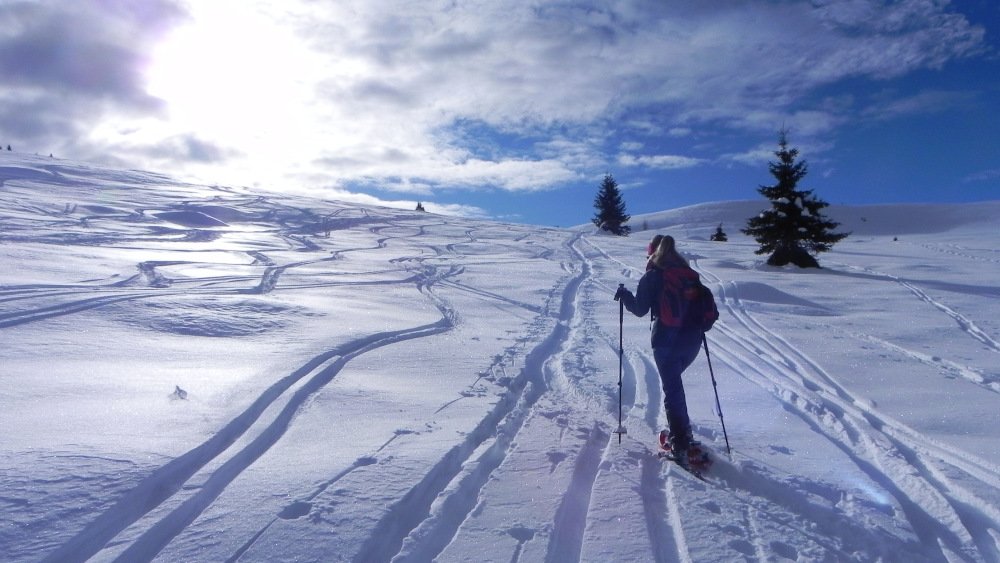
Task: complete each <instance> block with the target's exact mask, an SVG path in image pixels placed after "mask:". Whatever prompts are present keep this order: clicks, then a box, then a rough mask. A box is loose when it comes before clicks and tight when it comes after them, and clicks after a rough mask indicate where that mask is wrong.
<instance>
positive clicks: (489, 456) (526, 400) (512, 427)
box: [353, 237, 607, 562]
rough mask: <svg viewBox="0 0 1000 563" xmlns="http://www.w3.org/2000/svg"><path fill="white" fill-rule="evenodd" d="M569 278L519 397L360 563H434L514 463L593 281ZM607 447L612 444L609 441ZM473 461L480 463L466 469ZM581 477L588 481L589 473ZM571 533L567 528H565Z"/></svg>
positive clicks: (384, 524) (454, 454)
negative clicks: (579, 301)
mask: <svg viewBox="0 0 1000 563" xmlns="http://www.w3.org/2000/svg"><path fill="white" fill-rule="evenodd" d="M576 239H577V237H573V238H572V239H571V240H570V241H568V242H567V243H566V246H567V248H568V249H570V251H571V252H572V253H575V254H577V255H579V251H578V250H576V248H575V241H576ZM569 273H570V274H571V277H569V279H568V280H567V281H566V282H564V283H565V286H564V288H563V289H562V291H561V298H560V303H561V304H560V306H559V310H558V312H557V318H556V319H554V321H555V322H554V328H553V330H552V332H550V333H549V335H548V336H547V337H546V338H545V339H543V340H542V341H541V342H540V343H539V344H538V345H537V346H536V347H535V348H534V349H532V350H531V351H529V352H528V353H527V354H526V355H525V358H524V361H523V367H522V369H521V372H520V374H519V376H518V377H517V379H516V381H517V385H516V386H511V391H512V392H514V393H513V394H508V395H507V396H506V397H505V399H504V400H503V401H501V402H500V403H498V404H497V406H496V407H495V408H494V409H493V411H492V412H490V414H489V415H488V416H487V417H486V418H484V419H483V420H482V421H481V423H480V424H479V425H478V426H477V427H476V429H475V430H474V431H473V432H471V433H470V435H469V437H468V438H467V439H466V440H465V441H464V442H463V443H461V444H459V445H458V446H456V447H455V448H453V449H452V450H450V451H449V452H448V454H447V455H446V456H445V458H444V459H442V460H441V461H440V462H439V463H438V464H437V465H436V466H435V467H433V468H432V469H431V470H430V471H429V472H428V474H427V476H426V477H425V478H424V479H423V480H422V481H421V482H420V483H418V484H417V485H416V486H415V487H413V488H412V489H411V490H410V491H409V492H408V493H407V494H406V495H405V496H404V497H403V498H402V499H401V500H400V501H399V502H398V503H396V504H395V505H394V506H392V507H391V508H390V509H389V511H388V512H387V514H386V515H385V516H384V517H383V518H382V519H381V520H380V522H379V523H378V524H377V525H376V527H375V530H374V531H373V533H372V534H371V535H370V536H369V538H370V539H369V540H368V541H367V542H366V543H365V544H364V545H363V546H362V547H361V549H360V550H359V552H358V553H357V554H356V555H355V556H354V558H353V559H354V561H366V562H367V561H372V562H375V561H389V560H393V561H429V560H432V559H434V558H435V557H436V556H437V555H439V554H440V553H441V551H442V550H443V549H444V548H445V547H446V546H447V545H448V544H449V543H450V541H451V538H453V537H454V535H455V534H456V533H457V531H458V528H459V526H460V525H461V524H462V522H464V520H465V519H466V518H467V516H468V515H469V514H470V513H471V512H472V510H473V509H474V508H475V506H476V501H475V499H477V498H478V496H479V494H480V491H481V490H482V488H483V487H484V486H485V484H486V483H487V482H488V481H489V478H490V476H491V474H492V473H493V471H495V470H496V468H497V467H499V466H500V465H501V464H502V463H503V461H504V460H505V459H506V457H507V456H508V455H510V448H511V444H512V443H513V441H514V440H515V439H516V437H517V435H518V433H519V432H520V430H521V428H522V427H523V426H524V424H525V422H526V421H527V419H528V417H530V416H531V415H532V414H533V408H534V406H535V405H536V404H537V403H538V401H539V400H540V399H541V398H542V397H543V396H544V395H545V394H546V392H547V391H548V389H549V385H548V383H547V381H546V380H547V379H548V378H547V376H546V373H547V372H550V370H551V368H550V367H549V366H548V364H549V363H550V362H551V361H552V359H553V358H554V357H558V354H559V352H558V350H560V348H561V347H562V346H563V345H564V343H565V341H566V339H567V338H568V334H569V325H570V324H571V321H572V318H573V316H574V315H575V311H576V306H575V300H576V294H577V291H578V290H579V287H580V285H581V283H582V282H583V280H584V279H585V278H586V277H587V276H588V275H589V268H586V267H585V268H581V269H580V270H579V271H576V272H572V271H570V272H569ZM595 434H598V435H599V434H600V432H595ZM598 441H600V439H598ZM604 441H605V442H606V441H607V435H606V434H604ZM593 447H597V446H593ZM481 449H482V450H483V451H481V452H480V450H481ZM473 453H480V455H479V457H478V458H477V459H476V460H475V462H474V463H472V464H469V466H468V468H466V467H465V465H466V461H467V460H468V459H469V457H470V456H471V455H472V454H473ZM588 465H589V464H588ZM581 471H583V472H584V473H587V474H589V471H588V470H587V469H581ZM439 497H441V498H439ZM435 502H436V506H435ZM432 509H434V510H433V512H432ZM565 525H566V523H565V522H564V523H562V524H561V526H559V528H560V529H561V528H562V527H563V526H565ZM558 535H559V537H560V540H559V542H560V543H559V549H565V548H567V547H566V542H570V543H572V544H574V545H575V544H576V543H578V539H577V536H576V534H573V535H572V537H571V538H570V539H568V540H563V539H561V538H562V536H563V534H562V533H560V534H558ZM570 549H572V548H570ZM576 550H577V551H578V550H579V548H578V547H576Z"/></svg>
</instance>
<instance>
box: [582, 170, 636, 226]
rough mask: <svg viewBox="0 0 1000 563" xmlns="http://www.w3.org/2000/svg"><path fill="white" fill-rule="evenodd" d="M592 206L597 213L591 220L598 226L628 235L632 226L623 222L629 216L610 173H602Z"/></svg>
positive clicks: (616, 183) (625, 221) (626, 220)
mask: <svg viewBox="0 0 1000 563" xmlns="http://www.w3.org/2000/svg"><path fill="white" fill-rule="evenodd" d="M594 208H595V209H597V213H596V214H595V215H594V218H593V219H592V221H593V222H594V224H595V225H597V226H598V227H599V228H601V229H603V230H606V231H608V232H609V233H612V234H615V235H619V236H628V234H629V233H630V232H632V228H631V227H629V226H628V225H626V224H625V223H627V222H628V220H629V218H630V216H629V215H628V214H627V213H625V200H623V199H622V192H621V190H619V189H618V182H615V179H614V178H613V177H612V176H611V174H605V175H604V180H603V181H602V182H601V187H600V190H598V192H597V196H596V197H595V198H594Z"/></svg>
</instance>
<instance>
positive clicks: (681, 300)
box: [615, 236, 719, 467]
mask: <svg viewBox="0 0 1000 563" xmlns="http://www.w3.org/2000/svg"><path fill="white" fill-rule="evenodd" d="M619 299H620V300H621V301H622V303H623V304H624V305H625V308H626V309H628V310H629V312H630V313H632V314H633V315H635V316H637V317H643V316H645V315H646V313H649V312H651V313H652V317H653V320H654V322H653V327H652V336H651V342H652V346H653V359H654V360H655V361H656V369H657V370H658V371H659V372H660V381H661V383H662V384H663V395H664V398H663V406H664V408H665V409H666V411H667V426H668V427H669V439H670V447H671V450H672V451H673V454H674V458H675V459H676V461H677V463H678V464H680V465H681V466H683V467H688V457H687V454H688V448H689V447H690V446H691V421H690V419H689V418H688V411H687V399H686V398H685V396H684V382H683V380H682V379H681V374H683V373H684V370H685V369H687V367H688V366H689V365H691V362H693V361H694V359H695V358H696V357H698V350H699V349H700V347H701V340H702V335H703V334H704V332H705V331H707V330H708V329H710V328H711V326H712V323H714V322H715V320H716V319H718V317H719V312H718V309H716V307H715V299H714V298H713V297H712V292H711V291H709V289H708V288H707V287H705V286H703V285H702V284H701V282H700V281H699V279H698V273H697V272H695V271H694V270H692V269H691V267H690V266H689V265H688V263H687V260H685V259H684V257H682V256H681V255H680V254H679V253H678V252H677V247H676V244H675V242H674V239H673V237H671V236H664V237H663V238H662V239H660V241H659V244H658V245H657V247H656V251H655V252H653V255H652V256H651V257H650V259H649V267H648V269H647V270H646V273H645V274H643V276H642V278H641V279H640V280H639V286H638V288H637V289H636V292H635V295H633V294H632V292H631V291H629V290H627V289H625V288H624V287H623V288H620V289H619V290H618V292H617V293H616V294H615V300H616V301H617V300H619Z"/></svg>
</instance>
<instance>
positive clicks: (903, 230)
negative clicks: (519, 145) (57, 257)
mask: <svg viewBox="0 0 1000 563" xmlns="http://www.w3.org/2000/svg"><path fill="white" fill-rule="evenodd" d="M767 205H768V204H767V202H766V201H764V200H742V201H719V202H710V203H700V204H698V205H691V206H688V207H680V208H677V209H671V210H667V211H660V212H656V213H645V214H641V215H633V216H632V219H631V220H630V221H629V225H631V226H632V232H633V233H640V232H643V231H656V230H674V231H677V232H678V234H680V235H681V236H684V237H686V238H693V239H707V238H708V237H709V236H710V235H711V234H712V233H713V232H715V228H716V227H717V226H718V225H719V223H722V228H723V230H725V231H726V233H727V234H729V235H730V236H732V235H737V234H740V233H739V230H740V229H741V228H743V226H744V225H745V224H746V220H747V218H749V217H751V216H753V215H755V214H757V213H759V212H760V211H761V210H763V209H766V208H767ZM825 211H826V216H827V217H829V218H830V219H832V220H834V221H837V222H839V223H840V224H841V226H840V229H839V230H844V231H850V232H851V233H853V234H855V235H865V236H896V235H906V234H915V233H923V234H932V233H940V232H945V231H951V230H954V229H959V228H965V227H974V226H975V227H977V228H982V227H983V226H986V227H988V226H989V224H991V223H992V224H994V225H996V226H997V228H1000V200H997V201H982V202H974V203H897V204H879V205H831V206H830V207H828V208H826V210H825ZM984 224H985V225H984ZM581 228H592V227H591V226H587V225H584V226H582V227H581Z"/></svg>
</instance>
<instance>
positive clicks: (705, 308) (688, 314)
mask: <svg viewBox="0 0 1000 563" xmlns="http://www.w3.org/2000/svg"><path fill="white" fill-rule="evenodd" d="M661 272H662V277H663V289H662V291H661V292H660V296H659V299H658V302H659V307H660V315H659V319H660V322H661V323H663V325H664V326H669V327H692V326H696V327H700V328H701V330H702V331H703V332H704V331H708V330H709V329H710V328H712V325H713V324H715V321H716V320H718V318H719V309H718V308H717V307H716V306H715V297H714V296H713V295H712V291H711V290H710V289H708V288H707V287H705V286H704V285H703V284H702V283H701V280H700V279H699V278H698V272H696V271H694V270H692V269H691V268H689V267H687V266H668V267H666V268H664V269H663V270H662V271H661Z"/></svg>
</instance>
